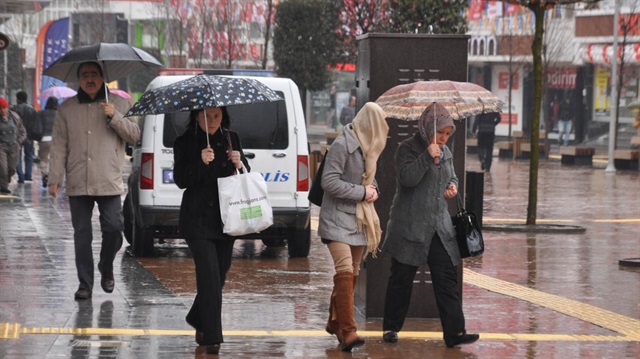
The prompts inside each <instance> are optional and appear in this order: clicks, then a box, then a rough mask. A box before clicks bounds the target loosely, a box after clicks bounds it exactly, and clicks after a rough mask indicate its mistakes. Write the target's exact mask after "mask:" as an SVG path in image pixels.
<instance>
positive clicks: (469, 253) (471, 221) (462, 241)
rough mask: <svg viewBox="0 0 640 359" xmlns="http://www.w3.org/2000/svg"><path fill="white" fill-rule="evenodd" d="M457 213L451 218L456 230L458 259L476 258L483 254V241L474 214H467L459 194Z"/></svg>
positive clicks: (457, 197)
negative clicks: (458, 250)
mask: <svg viewBox="0 0 640 359" xmlns="http://www.w3.org/2000/svg"><path fill="white" fill-rule="evenodd" d="M456 202H457V204H458V213H456V215H455V216H452V217H451V222H453V227H454V228H455V230H456V240H457V242H458V248H459V249H460V257H461V258H467V257H477V256H479V255H481V254H482V252H484V239H483V238H482V230H481V229H480V226H479V225H478V219H477V218H476V215H475V213H473V212H467V210H465V209H464V206H463V205H462V198H460V194H458V195H457V196H456Z"/></svg>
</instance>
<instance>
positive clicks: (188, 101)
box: [125, 74, 283, 116]
mask: <svg viewBox="0 0 640 359" xmlns="http://www.w3.org/2000/svg"><path fill="white" fill-rule="evenodd" d="M280 100H283V98H282V97H280V95H278V94H277V93H276V92H275V91H273V90H272V89H270V88H269V87H268V86H266V85H264V84H263V83H262V82H260V81H258V80H256V79H252V78H246V77H234V76H218V75H206V74H205V75H196V76H193V77H190V78H188V79H186V80H182V81H178V82H176V83H173V84H170V85H167V86H163V87H158V88H156V89H152V90H148V91H146V92H145V93H144V94H142V97H140V100H138V102H136V103H135V104H133V106H132V107H131V109H130V110H129V112H127V114H126V115H125V116H140V115H158V114H161V113H172V112H186V111H191V110H201V109H205V108H211V107H221V106H233V105H244V104H250V103H256V102H269V101H280Z"/></svg>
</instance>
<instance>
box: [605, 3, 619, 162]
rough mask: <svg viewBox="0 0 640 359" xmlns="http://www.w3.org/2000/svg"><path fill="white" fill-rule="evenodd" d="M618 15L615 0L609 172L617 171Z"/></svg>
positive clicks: (617, 4)
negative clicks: (615, 153) (615, 156)
mask: <svg viewBox="0 0 640 359" xmlns="http://www.w3.org/2000/svg"><path fill="white" fill-rule="evenodd" d="M618 17H620V0H615V3H614V12H613V55H612V56H611V118H610V121H609V160H608V163H607V168H606V169H605V170H604V171H605V172H607V173H615V172H616V166H615V159H614V152H615V150H616V132H617V129H616V128H617V126H616V122H617V117H618Z"/></svg>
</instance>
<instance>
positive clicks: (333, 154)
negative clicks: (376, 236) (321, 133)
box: [318, 125, 367, 246]
mask: <svg viewBox="0 0 640 359" xmlns="http://www.w3.org/2000/svg"><path fill="white" fill-rule="evenodd" d="M359 148H360V142H359V141H358V138H357V137H356V134H355V132H353V129H352V128H351V125H348V126H346V127H344V129H343V135H340V136H338V137H337V138H336V139H335V141H333V144H332V145H331V147H330V148H329V151H328V152H327V155H326V156H327V158H326V159H325V163H324V171H323V173H322V189H323V190H324V196H323V197H322V206H321V207H320V221H319V223H318V235H319V236H320V238H322V239H329V240H332V241H337V242H343V243H346V244H349V245H352V246H364V245H366V244H367V240H366V238H365V235H364V232H358V231H357V225H356V203H358V202H359V201H362V200H363V199H364V195H365V192H366V190H365V187H364V186H363V185H362V175H363V174H364V172H365V168H364V157H363V155H362V151H361V150H358V149H359Z"/></svg>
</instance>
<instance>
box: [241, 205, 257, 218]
mask: <svg viewBox="0 0 640 359" xmlns="http://www.w3.org/2000/svg"><path fill="white" fill-rule="evenodd" d="M260 217H262V206H253V207H248V208H240V219H254V218H260Z"/></svg>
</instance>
